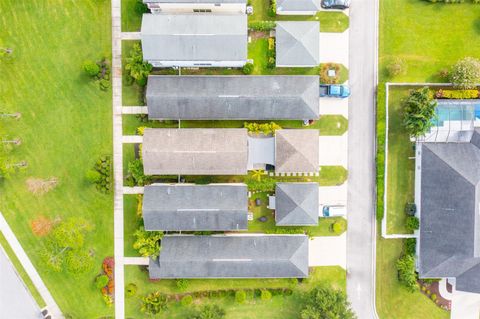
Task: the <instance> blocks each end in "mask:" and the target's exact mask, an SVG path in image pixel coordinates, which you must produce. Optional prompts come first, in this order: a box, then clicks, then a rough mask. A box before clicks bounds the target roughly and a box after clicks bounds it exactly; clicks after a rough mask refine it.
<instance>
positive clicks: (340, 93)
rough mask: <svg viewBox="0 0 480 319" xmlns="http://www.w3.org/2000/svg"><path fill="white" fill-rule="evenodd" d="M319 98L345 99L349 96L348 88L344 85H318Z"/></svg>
mask: <svg viewBox="0 0 480 319" xmlns="http://www.w3.org/2000/svg"><path fill="white" fill-rule="evenodd" d="M320 96H321V97H339V98H342V99H343V98H346V97H349V96H350V88H349V87H348V86H346V85H337V84H320Z"/></svg>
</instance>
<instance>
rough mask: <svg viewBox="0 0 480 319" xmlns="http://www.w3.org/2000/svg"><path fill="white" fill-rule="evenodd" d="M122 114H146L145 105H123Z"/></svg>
mask: <svg viewBox="0 0 480 319" xmlns="http://www.w3.org/2000/svg"><path fill="white" fill-rule="evenodd" d="M122 113H123V114H148V109H147V107H146V106H124V107H122Z"/></svg>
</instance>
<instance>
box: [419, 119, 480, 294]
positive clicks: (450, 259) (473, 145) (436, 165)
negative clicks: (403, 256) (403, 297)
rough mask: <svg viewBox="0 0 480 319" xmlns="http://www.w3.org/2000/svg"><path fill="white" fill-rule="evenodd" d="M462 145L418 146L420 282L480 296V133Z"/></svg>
mask: <svg viewBox="0 0 480 319" xmlns="http://www.w3.org/2000/svg"><path fill="white" fill-rule="evenodd" d="M470 134H471V135H470V136H471V138H470V139H469V140H468V141H466V142H458V143H417V148H416V164H415V166H416V172H415V180H416V181H415V182H416V183H415V184H416V185H415V203H416V205H417V214H419V216H420V237H419V242H418V247H417V252H418V272H419V277H420V278H448V280H449V281H450V282H453V283H454V285H455V286H456V290H458V291H464V292H471V293H480V210H479V206H480V128H476V129H475V130H474V131H473V134H472V132H470Z"/></svg>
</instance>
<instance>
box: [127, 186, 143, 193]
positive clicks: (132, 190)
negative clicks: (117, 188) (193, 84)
mask: <svg viewBox="0 0 480 319" xmlns="http://www.w3.org/2000/svg"><path fill="white" fill-rule="evenodd" d="M123 194H124V195H131V194H143V187H141V186H135V187H126V186H124V187H123Z"/></svg>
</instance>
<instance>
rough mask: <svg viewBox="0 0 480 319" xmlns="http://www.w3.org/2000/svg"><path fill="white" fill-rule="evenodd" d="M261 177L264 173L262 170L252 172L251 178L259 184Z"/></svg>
mask: <svg viewBox="0 0 480 319" xmlns="http://www.w3.org/2000/svg"><path fill="white" fill-rule="evenodd" d="M263 175H265V173H264V171H263V170H262V169H256V170H253V172H252V177H253V178H255V179H256V180H257V181H259V182H260V180H261V179H262V176H263Z"/></svg>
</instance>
